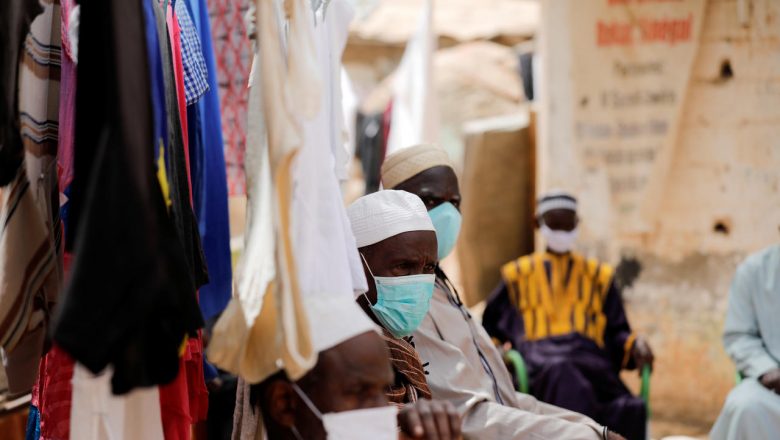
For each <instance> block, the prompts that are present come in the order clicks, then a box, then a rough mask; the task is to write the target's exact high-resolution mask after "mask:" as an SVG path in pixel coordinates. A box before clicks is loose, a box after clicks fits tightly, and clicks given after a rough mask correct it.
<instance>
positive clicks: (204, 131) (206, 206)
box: [185, 0, 233, 320]
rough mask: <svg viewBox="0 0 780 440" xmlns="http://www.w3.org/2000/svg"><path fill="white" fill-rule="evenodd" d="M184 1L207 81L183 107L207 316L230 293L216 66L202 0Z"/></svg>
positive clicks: (215, 311)
mask: <svg viewBox="0 0 780 440" xmlns="http://www.w3.org/2000/svg"><path fill="white" fill-rule="evenodd" d="M188 5H189V6H190V8H191V12H192V18H193V21H194V24H195V27H196V28H197V30H198V32H199V33H200V42H201V49H202V54H203V57H204V59H205V62H206V68H207V73H206V78H207V79H208V85H209V87H208V90H206V91H205V92H204V95H203V96H202V97H201V99H199V100H198V101H197V102H196V103H195V104H193V105H190V106H188V107H187V118H188V121H189V124H188V128H189V131H190V134H189V137H190V171H191V177H192V196H193V209H194V210H195V215H196V217H197V219H198V229H199V232H200V236H201V241H202V243H203V251H204V253H205V256H206V262H207V265H208V268H209V282H208V284H205V285H203V286H202V287H201V289H200V309H201V311H202V312H203V317H204V319H206V320H209V319H212V318H214V317H215V316H216V315H217V314H218V313H220V312H222V310H224V309H225V307H226V306H227V303H228V301H229V300H230V296H231V293H232V288H233V269H232V258H231V252H230V219H229V216H228V193H227V177H226V171H225V155H224V145H223V142H222V123H221V119H220V118H221V116H220V107H219V90H218V87H217V67H216V63H215V61H214V49H213V48H212V42H211V27H210V24H209V15H208V7H207V5H206V0H189V1H188ZM185 66H186V64H185Z"/></svg>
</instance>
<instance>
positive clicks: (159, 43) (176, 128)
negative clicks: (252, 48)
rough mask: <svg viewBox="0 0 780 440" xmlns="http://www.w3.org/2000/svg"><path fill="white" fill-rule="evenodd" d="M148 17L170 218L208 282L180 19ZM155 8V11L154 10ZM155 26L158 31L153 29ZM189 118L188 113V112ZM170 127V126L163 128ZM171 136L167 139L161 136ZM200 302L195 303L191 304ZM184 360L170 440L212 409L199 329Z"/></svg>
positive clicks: (197, 278) (168, 409)
mask: <svg viewBox="0 0 780 440" xmlns="http://www.w3.org/2000/svg"><path fill="white" fill-rule="evenodd" d="M144 8H145V11H146V12H145V16H146V17H147V40H148V41H149V46H152V47H154V45H155V42H156V48H157V49H158V50H156V51H155V50H151V51H150V54H149V56H150V66H151V67H153V69H155V70H154V71H152V89H153V90H155V91H156V92H155V95H154V96H155V97H154V99H153V102H154V115H155V118H156V119H157V122H156V123H155V127H156V128H157V129H158V130H160V131H159V132H158V135H157V137H158V143H162V144H163V145H165V146H166V148H164V149H163V151H164V154H163V157H162V162H163V167H164V169H165V176H166V179H164V180H165V183H167V187H168V188H169V194H170V201H171V217H172V219H173V220H174V222H176V223H177V224H178V225H181V226H180V227H177V232H178V233H179V234H178V235H179V240H180V242H181V244H182V246H183V248H184V249H185V253H186V255H187V256H188V260H189V264H190V273H191V280H192V282H193V283H194V284H193V285H192V286H191V288H192V291H191V292H192V293H191V295H192V298H195V297H196V293H195V289H196V288H197V287H198V286H199V285H200V283H201V282H202V281H203V279H202V278H201V277H203V276H204V275H205V261H204V260H203V258H204V257H203V253H202V249H201V247H200V236H199V233H198V231H197V228H196V226H195V224H196V221H195V217H194V213H193V211H192V205H191V201H192V196H191V194H192V192H191V188H190V180H189V170H188V167H187V160H188V159H187V158H188V156H189V154H188V150H187V146H186V143H185V142H186V137H185V136H184V134H185V133H184V131H183V127H182V124H183V123H185V119H184V118H182V114H183V113H182V108H181V107H182V105H183V103H184V92H183V90H184V76H183V74H182V72H181V66H182V59H181V48H180V46H179V42H180V41H181V40H180V38H179V36H180V32H179V28H178V20H177V17H176V15H175V14H174V13H173V8H172V7H171V6H169V8H168V17H167V20H166V19H165V18H164V12H163V11H162V8H161V7H160V6H159V5H158V4H156V2H154V1H150V2H147V3H146V4H145V5H144ZM150 10H151V11H150ZM150 28H154V29H155V30H156V38H155V32H154V31H153V30H152V29H150ZM185 117H186V115H185ZM162 127H165V128H166V129H167V130H166V131H167V132H166V131H163V130H161V128H162ZM161 138H162V139H167V142H166V141H164V140H162V139H161ZM190 304H191V305H192V306H194V307H197V303H196V302H194V301H193V302H192V303H190ZM190 313H191V314H192V316H196V315H198V316H200V313H199V310H194V309H193V310H191V312H190ZM180 355H181V358H180V360H179V372H178V374H177V376H176V379H175V380H174V381H172V382H170V383H167V384H164V385H161V386H160V393H159V395H160V406H161V409H162V419H163V429H164V432H165V437H166V440H176V439H182V440H184V439H188V438H189V435H190V429H191V425H192V424H193V423H196V422H198V421H200V420H203V419H204V418H205V417H206V413H207V410H208V392H207V390H206V385H205V381H204V378H203V353H202V342H201V338H200V333H199V332H198V333H191V335H190V337H189V338H188V339H187V341H186V343H185V344H184V345H183V347H182V352H181V354H180Z"/></svg>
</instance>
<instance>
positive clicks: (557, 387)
mask: <svg viewBox="0 0 780 440" xmlns="http://www.w3.org/2000/svg"><path fill="white" fill-rule="evenodd" d="M537 211H538V215H539V216H538V218H537V221H538V223H539V226H540V228H541V229H542V235H543V236H544V238H545V240H546V242H547V250H546V251H545V252H540V253H535V254H532V255H527V256H524V257H521V258H518V259H517V260H514V261H511V262H509V263H506V264H505V265H504V266H503V267H502V268H501V276H502V282H501V283H500V285H499V286H498V288H497V289H496V290H495V291H494V292H493V294H492V295H491V297H490V299H489V301H488V306H487V308H486V310H485V313H484V316H483V325H484V327H485V329H486V330H487V331H488V333H489V334H490V335H491V336H492V337H493V338H494V339H496V340H497V341H499V342H501V343H507V342H508V343H510V344H511V345H512V347H513V348H515V349H516V350H518V351H519V352H520V353H521V354H522V356H523V358H524V359H525V362H526V364H527V366H528V370H529V378H530V392H531V393H532V394H533V395H535V396H536V397H537V398H539V399H540V400H542V401H545V402H547V403H551V404H554V405H557V406H561V407H563V408H567V409H570V410H573V411H576V412H579V413H582V414H585V415H587V416H590V417H592V418H593V419H594V420H596V421H597V422H599V423H602V424H604V425H606V426H608V427H609V428H610V429H612V430H614V431H616V432H618V433H620V434H622V435H624V436H625V437H627V438H628V439H630V440H634V439H644V438H645V429H646V408H645V405H644V403H643V402H642V400H641V399H639V398H637V397H635V396H633V395H632V394H631V393H630V392H629V390H628V389H627V388H626V387H625V385H624V384H623V383H622V382H621V380H620V378H619V373H620V371H621V370H622V369H631V368H636V367H641V366H642V365H644V364H646V363H647V364H651V363H652V352H651V351H650V348H649V346H648V345H647V343H646V342H645V341H644V340H643V339H642V338H639V339H638V338H637V337H636V335H635V334H634V333H633V332H632V331H631V327H630V326H629V323H628V320H627V318H626V314H625V311H624V309H623V301H622V299H621V292H620V289H619V288H618V287H617V285H616V283H615V279H614V270H613V268H612V267H610V266H609V265H607V264H604V263H601V262H599V261H597V260H595V259H591V258H586V257H584V256H582V255H581V254H578V253H576V252H572V251H571V248H572V246H573V243H574V240H575V239H576V226H577V223H578V218H577V215H576V199H574V197H572V196H570V195H568V194H565V193H552V194H548V195H547V196H545V197H542V198H541V199H540V201H539V204H538V206H537Z"/></svg>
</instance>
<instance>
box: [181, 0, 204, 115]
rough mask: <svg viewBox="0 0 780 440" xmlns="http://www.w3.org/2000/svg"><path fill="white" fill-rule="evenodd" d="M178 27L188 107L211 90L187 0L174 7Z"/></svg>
mask: <svg viewBox="0 0 780 440" xmlns="http://www.w3.org/2000/svg"><path fill="white" fill-rule="evenodd" d="M174 13H175V15H176V19H177V25H178V26H179V29H180V30H181V38H180V40H181V58H182V64H183V68H184V94H185V98H186V102H187V105H192V104H194V103H195V102H197V101H198V99H200V97H201V96H203V94H204V93H206V91H207V90H208V89H209V83H208V70H207V67H206V60H205V58H204V57H203V49H202V48H201V43H200V37H199V36H198V30H197V29H196V28H195V23H193V22H192V17H190V12H189V9H188V8H187V5H186V4H185V0H181V1H177V2H176V4H175V5H174Z"/></svg>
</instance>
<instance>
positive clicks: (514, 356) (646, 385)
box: [504, 350, 652, 420]
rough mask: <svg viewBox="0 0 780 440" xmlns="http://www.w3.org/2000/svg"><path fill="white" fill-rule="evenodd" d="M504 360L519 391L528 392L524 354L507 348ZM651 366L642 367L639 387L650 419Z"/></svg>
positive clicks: (640, 395)
mask: <svg viewBox="0 0 780 440" xmlns="http://www.w3.org/2000/svg"><path fill="white" fill-rule="evenodd" d="M504 362H506V363H507V364H508V365H509V366H510V367H511V368H510V371H511V372H512V374H514V376H515V378H516V379H517V391H519V392H521V393H526V394H528V369H527V368H526V365H525V360H523V355H521V354H520V352H518V351H517V350H507V351H506V352H504ZM651 373H652V372H651V371H650V366H649V365H645V366H644V367H643V368H642V385H641V387H640V388H639V397H641V398H642V400H643V401H644V402H645V406H646V407H647V419H648V420H650V376H651Z"/></svg>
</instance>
